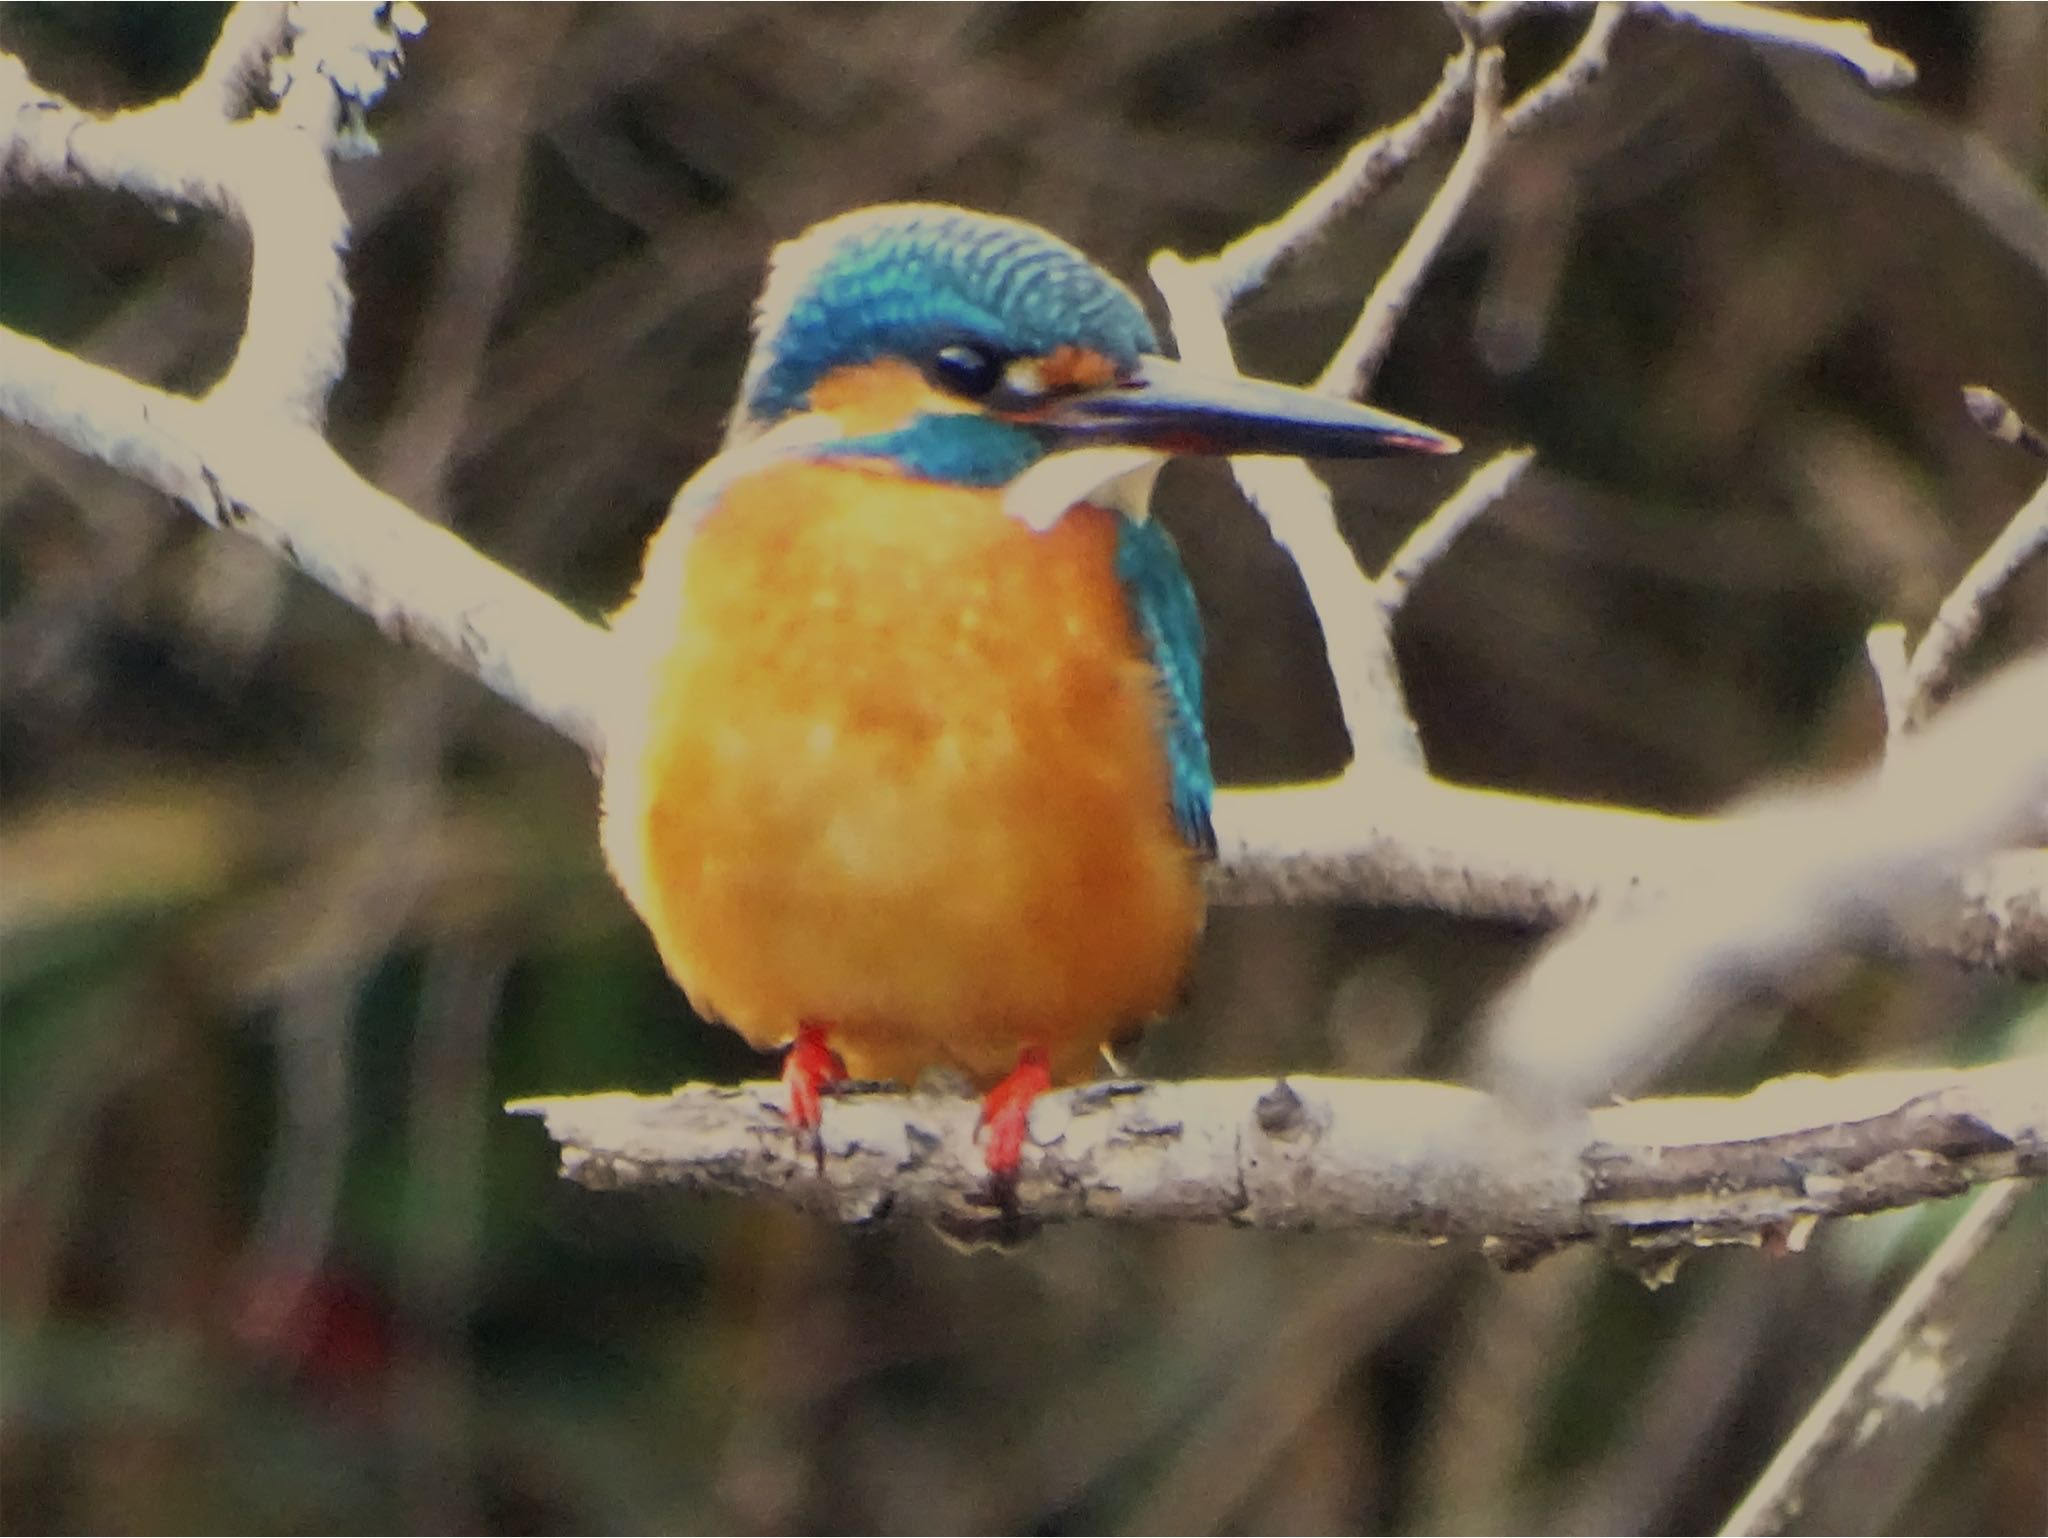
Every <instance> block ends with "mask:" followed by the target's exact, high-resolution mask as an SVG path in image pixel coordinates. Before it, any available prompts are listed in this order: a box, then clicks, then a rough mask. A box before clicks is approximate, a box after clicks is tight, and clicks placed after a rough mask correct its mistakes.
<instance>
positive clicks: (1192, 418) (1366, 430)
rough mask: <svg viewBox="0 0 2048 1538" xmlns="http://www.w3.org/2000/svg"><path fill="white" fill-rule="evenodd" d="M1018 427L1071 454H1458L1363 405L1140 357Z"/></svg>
mask: <svg viewBox="0 0 2048 1538" xmlns="http://www.w3.org/2000/svg"><path fill="white" fill-rule="evenodd" d="M1025 420H1027V421H1029V422H1030V423H1031V425H1032V426H1034V427H1038V428H1050V429H1051V430H1052V432H1053V433H1054V434H1055V435H1056V436H1058V437H1060V438H1062V439H1065V440H1068V442H1069V443H1070V444H1071V445H1072V446H1074V447H1080V446H1082V445H1085V444H1108V445H1128V446H1130V447H1133V448H1146V449H1157V450H1159V451H1160V452H1161V453H1165V454H1302V455H1313V456H1316V457H1320V458H1327V459H1369V458H1373V457H1375V456H1377V455H1382V454H1455V453H1457V452H1458V450H1459V449H1460V448H1462V447H1463V445H1462V444H1460V443H1459V442H1458V440H1457V439H1456V438H1453V437H1451V436H1450V435H1449V434H1448V433H1440V432H1438V431H1436V429H1435V428H1431V427H1424V426H1423V425H1422V424H1421V423H1420V422H1411V421H1409V420H1408V419H1407V418H1406V417H1397V416H1394V415H1393V414H1392V413H1390V412H1385V411H1375V410H1374V409H1373V408H1372V407H1370V406H1360V405H1358V404H1356V403H1355V402H1352V401H1345V400H1333V399H1331V398H1330V397H1329V396H1327V395H1315V394H1312V393H1310V392H1309V391H1307V390H1297V389H1295V388H1294V387H1293V386H1292V385H1283V384H1273V383H1272V382H1270V381H1269V380H1264V379H1232V378H1227V377H1224V376H1221V375H1217V374H1205V373H1203V372H1202V371H1201V370H1200V369H1193V368H1189V367H1188V366H1187V365H1186V364H1184V363H1175V362H1173V361H1172V360H1171V359H1168V358H1153V357H1146V358H1141V359H1140V360H1139V362H1138V370H1137V372H1136V373H1135V374H1133V375H1131V376H1130V377H1129V378H1127V379H1122V380H1119V381H1118V382H1117V383H1115V384H1112V385H1106V386H1104V387H1103V388H1101V389H1099V390H1088V391H1085V392H1082V393H1080V394H1076V395H1068V396H1063V397H1061V398H1060V399H1059V400H1058V401H1056V402H1055V403H1053V404H1052V405H1051V406H1049V407H1047V408H1046V409H1045V410H1043V411H1036V412H1033V413H1031V414H1030V415H1029V416H1028V417H1027V418H1025Z"/></svg>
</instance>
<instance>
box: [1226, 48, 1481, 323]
mask: <svg viewBox="0 0 2048 1538" xmlns="http://www.w3.org/2000/svg"><path fill="white" fill-rule="evenodd" d="M1473 57H1474V55H1473V51H1472V50H1471V49H1469V48H1467V49H1466V50H1464V51H1463V52H1461V53H1458V54H1454V55H1453V56H1452V57H1451V59H1450V60H1449V61H1448V62H1447V63H1446V64H1445V65H1444V70H1443V74H1442V76H1441V77H1440V78H1439V79H1438V80H1437V83H1436V89H1434V90H1433V91H1431V92H1430V93H1429V95H1428V96H1427V97H1425V98H1424V100H1423V102H1422V105H1421V106H1419V107H1417V108H1416V109H1415V110H1414V111H1413V112H1411V113H1410V114H1409V115H1408V116H1407V117H1405V118H1403V119H1402V120H1401V121H1400V122H1398V123H1394V124H1391V125H1390V126H1388V127H1386V128H1382V129H1380V130H1379V131H1378V132H1376V133H1374V134H1371V135H1369V136H1368V137H1366V138H1364V139H1361V140H1360V141H1359V142H1358V143H1357V144H1356V145H1354V146H1352V148H1351V151H1350V153H1348V154H1347V155H1345V157H1344V159H1343V161H1342V162H1341V163H1340V164H1339V165H1338V166H1337V168H1336V169H1335V170H1334V171H1332V172H1331V173H1330V174H1329V175H1328V176H1326V177H1324V178H1323V179H1322V180H1321V181H1320V182H1317V183H1316V185H1315V186H1313V187H1311V188H1310V189H1309V190H1308V191H1307V192H1306V193H1304V194H1303V195H1302V196H1301V197H1300V198H1298V199H1297V200H1296V201H1295V202H1294V204H1293V206H1291V207H1290V208H1288V210H1287V211H1286V212H1285V213H1283V214H1281V215H1280V217H1279V218H1277V219H1275V220H1273V221H1272V222H1271V223H1270V224H1262V225H1260V226H1259V227H1258V228H1257V229H1254V230H1249V231H1247V232H1246V233H1244V234H1243V235H1240V236H1239V237H1238V238H1237V239H1236V240H1233V241H1232V242H1231V243H1230V244H1229V245H1227V246H1225V247H1224V248H1223V249H1222V250H1221V251H1218V252H1217V253H1216V254H1215V255H1214V256H1212V257H1209V258H1207V259H1206V260H1204V261H1202V262H1199V263H1197V264H1195V265H1197V266H1198V267H1200V268H1201V269H1202V272H1203V275H1204V276H1205V277H1206V278H1207V280H1208V282H1209V284H1210V285H1211V288H1212V290H1213V292H1214V294H1215V296H1216V302H1217V304H1218V306H1219V307H1220V308H1221V309H1222V310H1224V311H1228V310H1229V308H1230V307H1231V305H1233V304H1234V303H1235V302H1236V301H1237V300H1238V299H1239V298H1241V297H1242V296H1244V295H1245V294H1247V293H1249V292H1251V291H1252V290H1253V289H1255V288H1258V287H1259V286H1260V285H1261V284H1263V283H1264V282H1265V281H1266V279H1267V278H1268V277H1269V276H1270V275H1271V273H1272V271H1273V268H1274V266H1275V265H1276V264H1277V263H1279V262H1280V261H1281V260H1282V259H1284V258H1286V257H1288V256H1291V255H1293V254H1294V253H1295V252H1296V251H1298V250H1300V249H1301V248H1302V247H1303V246H1306V245H1307V244H1309V243H1310V242H1311V241H1313V240H1314V239H1315V238H1316V237H1317V236H1319V235H1321V234H1322V232H1323V231H1324V230H1325V229H1326V228H1328V227H1329V225H1330V224H1331V222H1332V221H1334V220H1335V219H1336V218H1337V216H1338V215H1340V214H1342V213H1343V212H1344V211H1345V210H1346V209H1349V208H1354V207H1356V206H1357V205H1358V204H1360V203H1362V202H1364V201H1365V200H1366V199H1367V198H1369V197H1372V196H1373V195H1374V194H1375V193H1377V192H1379V191H1380V190H1381V189H1382V188H1383V187H1385V186H1386V185H1387V184H1388V183H1389V182H1391V181H1392V180H1393V179H1394V178H1395V177H1396V176H1398V175H1399V174H1400V173H1401V172H1402V171H1403V170H1405V169H1406V168H1407V167H1408V166H1409V165H1411V164H1413V163H1414V161H1415V160H1416V159H1417V158H1419V157H1420V156H1421V155H1422V154H1424V153H1425V152H1426V151H1427V150H1428V149H1429V148H1430V147H1431V146H1432V145H1434V144H1435V143H1436V142H1437V141H1438V140H1439V139H1441V138H1443V137H1444V136H1445V135H1446V134H1448V133H1449V132H1450V130H1451V125H1452V124H1453V123H1454V122H1456V120H1457V115H1458V111H1459V109H1460V108H1462V107H1463V106H1464V104H1465V99H1466V97H1467V96H1468V95H1469V94H1470V93H1471V90H1472V69H1473Z"/></svg>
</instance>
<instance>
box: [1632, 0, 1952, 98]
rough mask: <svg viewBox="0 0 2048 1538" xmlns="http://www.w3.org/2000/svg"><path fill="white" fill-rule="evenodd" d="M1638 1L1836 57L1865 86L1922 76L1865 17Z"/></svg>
mask: <svg viewBox="0 0 2048 1538" xmlns="http://www.w3.org/2000/svg"><path fill="white" fill-rule="evenodd" d="M1635 4H1636V8H1637V9H1639V10H1644V11H1656V12H1661V13H1662V14H1664V15H1666V16H1669V17H1672V18H1673V19H1674V20H1677V21H1684V22H1690V23H1691V24H1692V25H1693V26H1696V27H1705V28H1706V29H1707V30H1708V31H1710V32H1727V33H1731V34H1733V35H1734V36H1736V37H1743V38H1748V39H1749V40H1750V41H1751V42H1757V43H1768V44H1771V45H1773V46H1776V47H1788V48H1799V49H1805V50H1808V51H1810V52H1813V53H1824V54H1829V55H1832V56H1833V57H1835V58H1837V59H1840V60H1841V61H1842V62H1843V63H1844V64H1846V65H1848V66H1849V67H1850V68H1851V69H1853V70H1855V71H1856V72H1857V73H1858V74H1859V75H1861V76H1862V77H1863V79H1864V81H1865V83H1866V84H1869V85H1874V86H1877V87H1878V88H1879V89H1881V90H1892V89H1896V88H1898V87H1900V86H1908V85H1911V84H1912V83H1913V82H1914V81H1915V80H1917V79H1919V78H1920V71H1919V70H1918V69H1917V68H1915V67H1914V64H1913V61H1912V60H1911V59H1909V58H1907V57H1906V56H1905V55H1904V54H1902V53H1899V52H1897V51H1896V50H1894V49H1891V48H1886V47H1884V46H1883V45H1882V44H1880V43H1879V42H1878V41H1877V40H1876V39H1875V38H1873V37H1872V36H1871V35H1870V28H1869V27H1867V26H1866V25H1864V24H1863V23H1862V22H1860V21H1822V20H1820V19H1818V18H1816V17H1812V16H1800V15H1796V14H1794V13H1793V12H1790V11H1781V10H1779V9H1778V8H1777V7H1775V6H1769V5H1747V4H1741V3H1735V0H1635Z"/></svg>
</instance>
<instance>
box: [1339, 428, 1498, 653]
mask: <svg viewBox="0 0 2048 1538" xmlns="http://www.w3.org/2000/svg"><path fill="white" fill-rule="evenodd" d="M1535 457H1536V455H1535V452H1534V451H1533V450H1531V449H1513V450H1510V451H1509V452H1508V453H1505V454H1498V455H1495V456H1494V457H1493V458H1492V459H1490V460H1488V461H1487V462H1486V463H1485V464H1483V465H1481V466H1480V467H1479V468H1478V469H1477V470H1474V471H1473V472H1472V474H1471V477H1470V478H1469V479H1468V480H1467V481H1466V482H1465V484H1464V485H1463V486H1460V487H1459V488H1458V491H1457V494H1456V495H1455V496H1453V497H1452V498H1451V499H1450V500H1449V501H1447V502H1445V503H1444V504H1443V505H1442V506H1440V507H1439V508H1437V510H1436V511H1435V512H1433V513H1431V514H1430V515H1429V516H1428V517H1427V518H1425V519H1423V520H1422V522H1420V523H1418V524H1417V525H1416V526H1415V527H1414V529H1413V530H1411V531H1410V533H1409V535H1408V537H1407V538H1406V539H1404V540H1402V541H1401V545H1400V548H1399V549H1397V550H1396V551H1395V552H1394V555H1393V558H1392V559H1391V560H1389V561H1388V562H1387V566H1386V570H1385V571H1383V572H1381V573H1380V574H1379V576H1378V577H1377V578H1376V579H1375V580H1374V582H1373V590H1374V591H1375V592H1376V593H1377V594H1378V595H1379V601H1380V607H1381V609H1382V610H1383V611H1385V613H1386V614H1387V616H1388V618H1390V619H1391V618H1392V617H1393V616H1394V615H1395V614H1397V613H1399V612H1400V609H1401V607H1402V605H1404V604H1405V603H1407V601H1408V594H1409V592H1410V590H1411V589H1413V588H1414V586H1415V584H1416V582H1418V581H1419V580H1420V579H1421V577H1422V574H1423V573H1424V572H1426V571H1428V570H1429V568H1430V567H1432V566H1434V565H1435V564H1436V563H1437V561H1438V560H1439V559H1440V558H1441V557H1442V556H1443V554H1444V552H1445V551H1447V550H1449V549H1450V548H1451V544H1452V542H1453V541H1455V540H1456V539H1457V537H1458V536H1459V535H1460V534H1462V533H1464V532H1465V530H1467V529H1468V528H1470V527H1471V526H1472V525H1473V524H1474V523H1475V522H1477V521H1478V520H1479V518H1480V517H1481V516H1482V515H1484V514H1485V513H1486V512H1487V511H1488V510H1489V509H1490V508H1492V507H1493V505H1494V504H1495V503H1497V502H1499V501H1500V500H1501V498H1503V497H1505V496H1506V495H1507V494H1508V493H1509V492H1510V491H1512V490H1513V489H1514V486H1515V483H1516V482H1517V481H1519V480H1520V479H1521V478H1522V472H1523V471H1525V470H1527V469H1528V468H1529V465H1530V463H1531V461H1533V460H1534V459H1535Z"/></svg>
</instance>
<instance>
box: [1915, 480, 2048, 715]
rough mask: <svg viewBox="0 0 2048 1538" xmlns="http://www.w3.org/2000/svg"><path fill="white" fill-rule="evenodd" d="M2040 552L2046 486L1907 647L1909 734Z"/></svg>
mask: <svg viewBox="0 0 2048 1538" xmlns="http://www.w3.org/2000/svg"><path fill="white" fill-rule="evenodd" d="M2044 551H2048V481H2044V482H2042V483H2041V486H2040V487H2039V489H2038V490H2036V491H2035V493H2034V494H2033V496H2031V497H2029V498H2028V499H2027V500H2026V502H2025V504H2024V505H2022V506H2021V508H2020V510H2019V511H2018V512H2016V513H2014V514H2013V516H2012V521H2011V522H2009V523H2008V524H2006V526H2005V528H2004V530H2003V531H2002V532H2001V533H2000V534H1999V536H1998V538H1997V539H1995V540H1993V541H1992V542H1991V545H1990V548H1989V549H1987V550H1986V551H1985V552H1984V553H1983V554H1982V555H1980V556H1979V557H1977V559H1976V560H1975V561H1974V562H1973V563H1972V564H1971V566H1970V569H1969V570H1968V571H1966V572H1964V573H1963V579H1962V581H1960V582H1958V583H1957V584H1956V587H1955V591H1954V592H1952V593H1950V594H1949V595H1948V597H1947V598H1945V599H1943V600H1942V605H1941V607H1940V608H1939V609H1937V610H1936V611H1935V613H1934V620H1933V623H1931V624H1930V625H1928V627H1927V634H1925V635H1924V636H1922V637H1921V638H1920V644H1919V645H1918V646H1916V647H1914V648H1913V656H1912V660H1911V661H1910V662H1909V663H1908V664H1907V667H1906V676H1905V683H1906V693H1905V701H1906V706H1905V709H1906V715H1905V722H1906V726H1907V727H1908V728H1909V729H1910V728H1914V727H1918V726H1920V725H1921V724H1922V723H1924V722H1925V721H1926V720H1927V718H1928V716H1929V715H1930V714H1931V713H1932V712H1933V710H1934V707H1935V706H1936V705H1937V704H1938V703H1940V700H1941V697H1942V695H1943V694H1944V693H1945V692H1946V691H1947V689H1948V687H1949V684H1950V682H1951V680H1952V679H1953V677H1954V675H1955V670H1956V664H1957V663H1958V662H1960V661H1961V660H1962V657H1963V653H1964V652H1965V651H1967V650H1968V649H1969V647H1970V644H1971V643H1972V642H1973V641H1975V640H1976V639H1977V636H1978V634H1979V633H1980V632H1981V631H1982V630H1983V628H1984V620H1985V616H1986V613H1987V612H1988V610H1989V608H1990V606H1991V601H1992V600H1993V598H1995V597H1996V596H1997V595H1998V594H1999V593H2000V592H2001V591H2003V590H2004V588H2005V586H2006V585H2007V584H2008V583H2009V582H2011V581H2012V579H2013V576H2014V575H2015V574H2016V573H2017V572H2018V571H2019V569H2020V568H2021V567H2022V566H2024V565H2026V564H2027V562H2029V561H2031V560H2033V559H2035V558H2036V557H2037V556H2039V555H2041V554H2042V552H2044ZM2040 719H2048V717H2042V718H2040Z"/></svg>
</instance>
